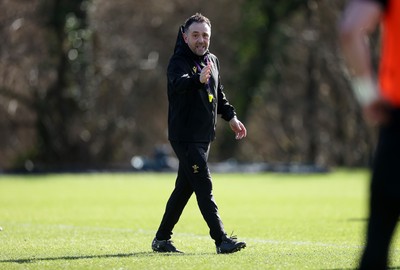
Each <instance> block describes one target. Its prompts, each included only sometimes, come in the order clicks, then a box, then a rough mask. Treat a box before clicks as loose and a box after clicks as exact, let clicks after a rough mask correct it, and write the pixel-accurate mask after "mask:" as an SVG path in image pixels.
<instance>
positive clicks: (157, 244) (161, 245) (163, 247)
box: [151, 238, 183, 253]
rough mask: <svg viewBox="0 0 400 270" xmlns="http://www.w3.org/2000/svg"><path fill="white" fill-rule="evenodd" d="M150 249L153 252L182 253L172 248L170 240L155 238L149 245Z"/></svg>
mask: <svg viewBox="0 0 400 270" xmlns="http://www.w3.org/2000/svg"><path fill="white" fill-rule="evenodd" d="M151 248H152V249H153V251H155V252H176V253H183V252H182V251H180V250H179V249H177V248H176V247H175V246H174V244H173V243H172V241H171V240H157V238H154V240H153V242H152V243H151Z"/></svg>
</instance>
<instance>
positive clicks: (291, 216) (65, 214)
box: [0, 170, 400, 270]
mask: <svg viewBox="0 0 400 270" xmlns="http://www.w3.org/2000/svg"><path fill="white" fill-rule="evenodd" d="M367 178H368V174H367V172H365V171H343V170H341V171H337V172H333V173H330V174H317V175H285V174H214V175H213V179H214V180H213V181H214V194H215V197H216V200H217V204H218V206H219V209H220V213H221V217H222V219H223V221H224V224H225V228H226V230H227V231H228V232H231V231H234V233H235V234H237V235H238V237H239V239H241V240H245V241H246V242H247V244H248V247H247V248H246V249H244V250H243V251H241V252H238V253H235V254H230V255H217V254H216V253H215V246H214V244H213V241H212V240H211V238H210V237H209V236H208V228H207V226H206V224H205V222H204V221H203V219H202V217H201V214H200V212H199V210H198V208H197V204H196V200H195V198H194V196H193V197H192V198H191V200H190V202H189V204H188V205H187V207H186V209H185V211H184V213H183V215H182V217H181V220H180V221H179V223H178V225H177V226H176V228H175V230H174V232H175V233H174V236H173V240H174V241H175V244H176V245H177V246H178V248H180V249H182V250H184V251H185V252H186V253H185V254H184V255H175V254H172V255H166V254H156V253H153V252H151V248H150V243H151V240H152V238H153V237H154V234H155V231H156V229H157V227H158V225H159V222H160V219H161V216H162V214H163V211H164V208H165V203H166V200H167V199H168V196H169V194H170V192H171V191H172V188H173V185H174V181H175V174H59V175H56V174H55V175H53V174H50V175H33V176H23V175H21V176H10V175H3V176H0V226H1V227H3V231H0V269H185V270H186V269H354V268H355V267H356V265H357V260H358V257H359V253H360V251H361V248H362V245H363V241H364V226H365V218H366V199H367V186H368V181H367ZM398 247H399V240H398V237H397V236H396V239H395V241H394V245H393V251H392V261H391V265H392V266H395V267H399V266H400V249H399V248H398Z"/></svg>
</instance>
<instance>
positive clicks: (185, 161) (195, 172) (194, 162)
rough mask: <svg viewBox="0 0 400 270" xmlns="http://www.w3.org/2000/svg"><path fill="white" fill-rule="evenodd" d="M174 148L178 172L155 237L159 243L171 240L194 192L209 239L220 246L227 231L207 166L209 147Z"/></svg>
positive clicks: (177, 145) (174, 145) (178, 145)
mask: <svg viewBox="0 0 400 270" xmlns="http://www.w3.org/2000/svg"><path fill="white" fill-rule="evenodd" d="M171 145H172V148H173V149H174V151H175V154H176V156H177V157H178V159H179V170H178V176H177V178H176V183H175V189H174V190H173V192H172V194H171V196H170V198H169V200H168V202H167V206H166V209H165V213H164V216H163V218H162V221H161V224H160V227H159V229H158V231H157V234H156V237H157V239H159V240H168V239H170V238H171V235H172V230H173V228H174V226H175V224H176V223H177V222H178V220H179V218H180V216H181V214H182V211H183V209H184V208H185V206H186V204H187V202H188V200H189V198H190V197H191V195H192V193H193V192H194V193H195V195H196V199H197V203H198V206H199V208H200V212H201V214H202V215H203V218H204V220H205V221H206V223H207V225H208V227H209V228H210V236H211V238H212V239H214V240H215V243H216V244H217V245H219V243H220V242H221V237H222V235H224V234H225V231H224V227H223V224H222V221H221V218H220V216H219V214H218V207H217V205H216V203H215V200H214V196H213V194H212V180H211V175H210V171H209V169H208V166H207V160H208V153H209V149H210V144H209V143H182V142H172V141H171Z"/></svg>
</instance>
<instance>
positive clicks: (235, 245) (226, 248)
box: [217, 235, 246, 254]
mask: <svg viewBox="0 0 400 270" xmlns="http://www.w3.org/2000/svg"><path fill="white" fill-rule="evenodd" d="M245 247H246V243H245V242H238V241H237V237H236V236H230V237H227V236H226V235H224V236H223V237H222V242H221V244H220V245H219V246H217V253H218V254H226V253H234V252H237V251H239V250H241V249H242V248H245Z"/></svg>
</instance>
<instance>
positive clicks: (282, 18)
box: [0, 0, 375, 170]
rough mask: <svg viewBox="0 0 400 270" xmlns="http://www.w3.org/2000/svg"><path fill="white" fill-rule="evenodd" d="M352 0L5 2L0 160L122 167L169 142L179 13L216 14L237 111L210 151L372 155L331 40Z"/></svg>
mask: <svg viewBox="0 0 400 270" xmlns="http://www.w3.org/2000/svg"><path fill="white" fill-rule="evenodd" d="M344 2H345V1H344V0H337V1H330V0H319V1H317V0H290V1H289V0H286V1H272V0H239V1H228V0H216V1H210V2H206V4H204V3H200V2H198V1H194V0H190V1H182V0H171V1H157V0H146V1H144V0H135V1H129V0H116V1H106V0H92V1H87V0H31V1H29V2H27V1H23V0H13V1H11V0H2V1H0V10H2V12H0V35H1V36H2V37H3V43H2V45H1V46H0V125H1V129H2V132H1V133H0V169H23V170H34V169H63V168H77V169H80V168H127V167H129V166H130V164H129V162H130V159H131V157H132V156H134V155H152V154H153V151H154V149H155V147H156V146H157V145H163V144H168V142H167V139H166V138H167V134H166V130H167V121H166V119H167V106H168V104H167V99H166V76H165V73H166V67H167V64H168V59H169V57H170V56H171V53H172V51H173V47H174V43H175V39H176V34H177V31H178V28H179V26H180V24H182V23H183V22H184V20H185V19H186V18H187V17H188V16H190V15H192V14H193V13H195V12H201V13H203V14H204V15H206V16H208V17H209V18H210V19H211V22H212V41H211V47H210V48H211V51H212V52H213V53H215V54H216V55H217V56H218V57H219V58H220V62H221V65H222V80H223V83H224V85H225V91H226V93H227V95H228V98H229V99H230V101H231V103H233V105H235V107H236V109H237V111H238V114H239V118H240V119H241V120H242V121H243V122H244V123H245V125H246V126H247V127H248V131H249V136H248V138H247V139H246V140H244V141H241V142H239V143H238V142H236V141H235V140H234V138H233V137H234V136H233V135H232V134H231V131H230V130H228V127H227V125H226V123H223V122H224V121H223V120H221V121H220V123H219V127H218V135H217V141H216V142H215V143H214V144H213V151H212V156H211V160H212V161H216V160H225V159H228V158H235V159H238V160H240V161H250V162H254V161H265V162H301V163H316V164H319V165H323V166H338V165H340V166H342V165H345V166H363V165H366V164H367V163H368V160H369V156H370V152H371V149H372V147H373V146H372V143H371V142H373V138H374V137H375V134H374V132H373V131H372V130H370V129H369V128H368V127H367V126H366V125H365V123H364V122H363V121H362V119H361V117H360V114H359V110H358V105H357V104H356V102H355V100H354V99H353V97H352V95H351V92H350V91H349V85H348V79H347V76H346V71H345V69H344V68H343V61H342V59H341V54H340V51H339V48H338V46H337V41H336V24H337V20H338V18H339V16H340V13H341V10H342V9H343V5H344Z"/></svg>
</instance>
